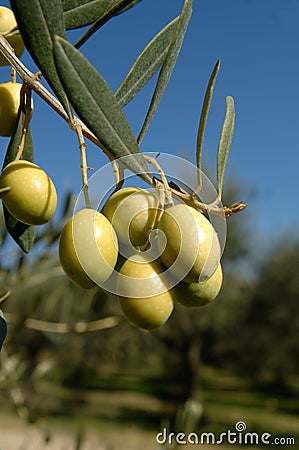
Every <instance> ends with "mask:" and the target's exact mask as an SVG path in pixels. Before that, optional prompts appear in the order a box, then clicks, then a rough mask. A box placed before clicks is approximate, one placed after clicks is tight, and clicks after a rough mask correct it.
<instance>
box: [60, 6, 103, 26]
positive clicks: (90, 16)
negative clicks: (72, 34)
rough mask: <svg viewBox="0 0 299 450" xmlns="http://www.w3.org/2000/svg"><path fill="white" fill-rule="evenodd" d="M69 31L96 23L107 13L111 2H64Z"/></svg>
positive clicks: (66, 23) (65, 18)
mask: <svg viewBox="0 0 299 450" xmlns="http://www.w3.org/2000/svg"><path fill="white" fill-rule="evenodd" d="M62 5H63V10H64V20H65V26H66V28H67V29H71V28H79V27H84V26H85V25H90V24H91V23H93V22H95V21H96V20H97V19H98V18H99V17H102V16H103V15H104V13H105V11H107V9H108V7H109V5H110V0H63V1H62Z"/></svg>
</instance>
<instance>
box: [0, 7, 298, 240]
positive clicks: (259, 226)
mask: <svg viewBox="0 0 299 450" xmlns="http://www.w3.org/2000/svg"><path fill="white" fill-rule="evenodd" d="M1 4H2V5H5V6H9V2H8V1H3V2H1ZM182 4H183V1H182V0H143V1H142V2H141V3H140V4H139V5H137V6H136V7H135V8H132V10H130V11H128V12H126V13H125V14H123V15H121V16H119V17H117V18H115V19H113V20H112V21H110V22H109V23H108V24H106V25H105V26H104V27H103V29H102V30H100V31H98V32H97V34H96V35H95V36H94V37H93V38H92V39H91V40H90V41H89V42H88V43H86V44H85V45H84V46H83V47H82V51H83V53H84V54H85V55H86V56H87V57H88V58H89V59H90V61H91V62H92V63H93V64H94V65H95V67H96V68H97V69H98V70H99V72H100V73H101V74H102V75H103V76H104V78H105V79H106V81H107V82H108V84H109V85H110V87H111V89H112V90H113V91H114V90H116V88H117V87H118V85H119V84H120V82H121V80H122V79H123V77H124V76H125V75H126V73H127V71H128V70H129V68H130V66H131V64H132V63H133V61H134V59H135V57H136V56H137V54H138V53H139V52H140V51H141V50H142V49H143V47H144V46H145V45H146V44H147V42H148V41H149V40H150V39H151V38H152V37H153V36H154V35H155V34H156V33H157V32H158V31H159V30H160V29H161V28H162V27H163V26H164V25H165V24H166V23H167V22H169V21H170V20H171V19H172V18H174V17H175V16H176V15H177V14H178V13H179V11H180V9H181V6H182ZM75 37H76V33H72V34H71V35H70V38H71V39H75ZM218 57H219V58H220V59H221V68H220V72H219V75H218V79H217V83H216V87H215V91H214V97H213V102H212V105H211V111H210V115H209V118H208V123H207V129H206V134H205V139H204V149H203V151H204V155H203V162H204V163H205V165H206V167H209V168H211V169H212V171H214V172H212V173H215V167H216V154H217V145H218V139H219V133H220V129H221V125H222V121H223V118H224V113H225V96H226V95H231V96H233V97H234V100H235V107H236V128H235V136H234V141H233V145H232V148H231V153H230V157H229V161H228V170H227V175H226V180H227V179H229V178H230V177H233V178H235V179H236V180H237V181H238V183H239V185H240V190H241V192H240V198H241V199H242V200H243V201H245V202H248V204H249V208H248V210H247V211H245V212H244V213H243V214H247V215H248V219H249V220H250V223H251V225H252V228H253V230H254V232H255V234H256V236H257V237H258V236H259V237H260V236H262V237H263V236H265V237H269V236H273V237H274V236H276V235H277V233H285V232H289V231H290V230H296V229H298V222H299V215H298V204H297V203H298V202H297V201H296V194H297V192H298V187H299V186H298V184H299V183H298V177H297V172H298V167H299V156H298V154H299V152H298V150H299V148H298V130H299V88H298V86H299V1H297V0H264V1H261V0H227V1H223V0H194V8H193V16H192V19H191V22H190V25H189V28H188V31H187V34H186V38H185V41H184V44H183V47H182V50H181V54H180V56H179V59H178V62H177V65H176V67H175V70H174V73H173V76H172V78H171V81H170V83H169V85H168V88H167V90H166V93H165V95H164V97H163V100H162V102H161V104H160V106H159V109H158V111H157V113H156V115H155V118H154V120H153V121H152V123H151V125H150V128H149V130H148V132H147V134H146V136H145V138H144V140H143V142H142V146H141V148H142V149H143V150H144V151H162V152H169V153H173V154H176V155H180V156H184V157H185V158H187V159H189V160H190V161H192V162H194V161H195V145H196V135H197V127H198V121H199V113H200V108H201V104H202V101H203V96H204V91H205V88H206V84H207V81H208V78H209V75H210V72H211V70H212V68H213V66H214V64H215V62H216V60H217V58H218ZM22 60H23V62H24V63H25V64H27V65H28V67H29V68H30V69H31V70H35V69H34V65H33V63H32V61H31V59H30V57H29V55H28V54H24V56H23V57H22ZM8 79H9V69H8V68H3V67H2V68H0V81H1V82H2V81H7V80H8ZM153 86H154V80H153V81H152V82H150V83H149V84H148V85H147V87H146V88H145V89H144V90H143V92H142V93H141V94H139V95H138V96H137V97H136V98H135V99H134V100H133V101H132V102H131V103H130V104H129V105H128V106H127V107H126V108H125V110H124V111H125V113H126V115H127V118H128V120H129V123H130V125H131V126H132V129H133V131H134V133H135V134H138V132H139V130H140V127H141V124H142V121H143V118H144V115H145V113H146V109H147V106H148V103H149V100H150V96H151V93H152V89H153ZM34 100H35V112H34V116H33V119H32V124H31V128H32V133H33V139H34V146H35V155H36V156H35V158H36V162H37V163H38V164H40V165H41V166H42V167H43V168H44V169H45V170H47V171H48V173H49V174H50V175H51V177H52V178H53V180H54V182H55V184H56V186H57V188H58V191H59V192H62V190H63V188H64V187H65V186H67V185H71V186H72V187H73V189H74V190H75V191H79V190H80V182H81V176H80V171H79V151H78V145H77V140H76V137H75V136H74V135H73V133H72V132H71V131H70V130H69V129H68V126H67V125H66V124H65V123H64V122H63V121H62V120H61V119H60V118H58V117H56V115H55V113H54V112H53V111H51V110H50V109H49V107H48V106H47V105H45V104H43V102H42V101H40V100H39V99H38V98H36V96H35V98H34ZM7 144H8V140H7V139H5V138H1V140H0V147H1V149H2V150H1V151H2V152H4V151H5V147H6V145H7ZM88 162H89V164H90V165H91V166H93V167H95V168H99V167H100V166H101V165H103V164H106V163H107V159H106V157H105V156H104V155H102V154H101V153H100V151H99V150H98V149H96V148H95V147H93V146H92V145H88ZM236 200H239V197H238V198H236Z"/></svg>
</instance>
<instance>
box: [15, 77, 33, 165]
mask: <svg viewBox="0 0 299 450" xmlns="http://www.w3.org/2000/svg"><path fill="white" fill-rule="evenodd" d="M20 104H21V108H22V107H23V106H24V110H25V117H24V124H23V128H22V136H21V139H20V144H19V146H18V151H17V154H16V157H15V161H18V160H19V159H20V158H21V156H22V154H23V151H24V147H25V141H26V136H27V132H28V128H29V122H30V119H31V113H32V105H31V89H29V88H28V87H27V86H25V85H24V84H23V86H22V88H21V103H20Z"/></svg>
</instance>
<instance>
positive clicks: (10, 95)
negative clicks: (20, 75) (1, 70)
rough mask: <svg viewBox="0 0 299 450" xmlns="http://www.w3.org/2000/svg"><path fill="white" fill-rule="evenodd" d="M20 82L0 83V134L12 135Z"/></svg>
mask: <svg viewBox="0 0 299 450" xmlns="http://www.w3.org/2000/svg"><path fill="white" fill-rule="evenodd" d="M21 88H22V84H21V83H13V82H11V81H9V82H7V83H2V84H0V136H5V137H10V136H12V134H13V132H14V130H15V128H16V125H17V119H18V111H19V107H20V98H21V97H20V95H21Z"/></svg>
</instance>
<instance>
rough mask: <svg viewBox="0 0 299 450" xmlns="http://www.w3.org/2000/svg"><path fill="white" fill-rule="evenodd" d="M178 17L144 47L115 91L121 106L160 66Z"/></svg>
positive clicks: (133, 95)
mask: <svg viewBox="0 0 299 450" xmlns="http://www.w3.org/2000/svg"><path fill="white" fill-rule="evenodd" d="M177 22H178V17H177V18H175V19H174V20H173V21H171V22H170V23H169V24H167V25H166V27H164V28H163V29H162V30H161V31H160V32H159V33H158V34H157V35H156V36H155V37H154V38H153V39H152V40H151V41H150V42H149V43H148V44H147V46H146V47H145V48H144V50H143V51H142V52H141V53H140V55H139V56H138V57H137V58H136V60H135V62H134V64H133V65H132V67H131V69H130V70H129V72H128V75H127V76H126V77H125V79H124V80H123V82H122V84H121V85H120V86H119V88H118V89H117V91H116V92H115V97H116V99H117V100H118V102H119V104H120V105H121V106H124V105H126V104H127V103H129V101H130V100H132V98H134V97H135V95H136V94H137V93H138V92H139V91H140V90H141V89H142V88H143V86H144V85H145V84H146V83H147V82H148V80H149V79H150V78H151V77H152V76H153V75H154V74H155V73H156V71H157V70H158V69H159V68H160V67H161V65H162V63H163V61H164V59H165V56H166V54H167V50H168V48H169V44H170V42H171V40H172V38H173V33H174V30H175V28H176V26H177Z"/></svg>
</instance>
